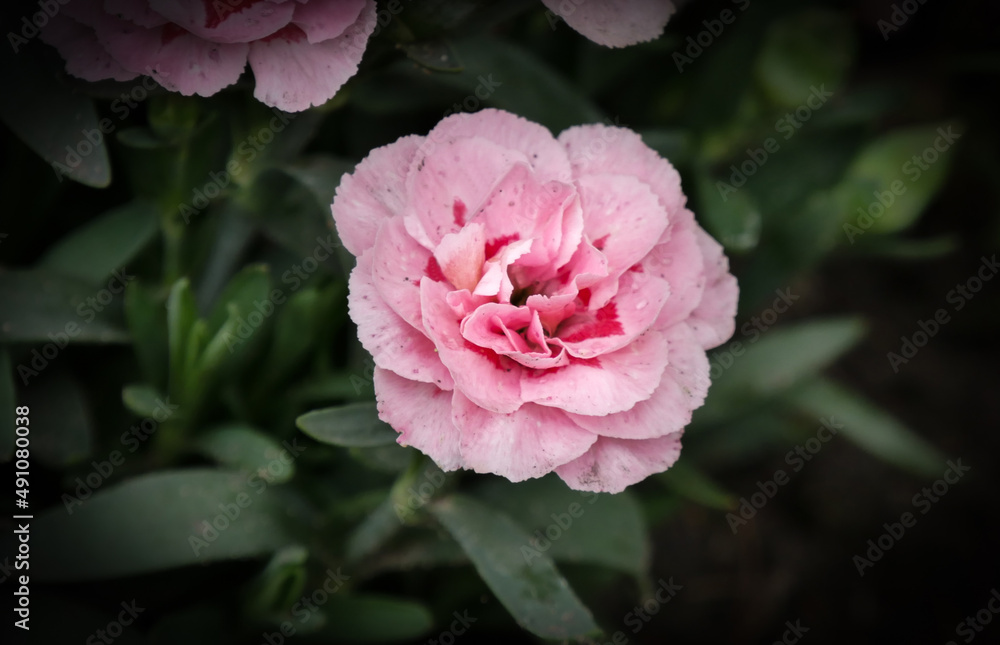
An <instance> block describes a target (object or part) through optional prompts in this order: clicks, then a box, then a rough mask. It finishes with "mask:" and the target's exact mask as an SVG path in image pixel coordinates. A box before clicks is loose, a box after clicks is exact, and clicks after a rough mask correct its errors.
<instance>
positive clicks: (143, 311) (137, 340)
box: [125, 280, 169, 389]
mask: <svg viewBox="0 0 1000 645" xmlns="http://www.w3.org/2000/svg"><path fill="white" fill-rule="evenodd" d="M165 313H166V295H165V294H164V292H163V291H162V290H161V289H159V288H157V287H153V286H146V285H144V284H142V283H141V282H140V281H139V280H132V281H131V282H129V284H128V286H127V287H126V288H125V322H126V324H127V325H128V330H129V333H130V334H131V336H132V349H133V350H134V351H135V355H136V358H137V359H138V361H139V366H140V367H141V368H142V371H143V374H144V375H145V377H146V380H147V381H149V382H150V383H152V384H153V385H155V386H156V387H157V388H159V389H164V388H166V386H167V371H168V360H169V358H168V357H169V350H168V338H167V335H168V334H167V319H166V316H165Z"/></svg>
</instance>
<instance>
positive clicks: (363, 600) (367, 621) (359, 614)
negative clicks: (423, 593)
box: [303, 592, 434, 644]
mask: <svg viewBox="0 0 1000 645" xmlns="http://www.w3.org/2000/svg"><path fill="white" fill-rule="evenodd" d="M321 612H322V618H324V619H325V621H324V625H323V626H322V627H320V628H319V629H318V630H317V631H315V632H313V633H310V634H306V635H304V636H303V638H304V640H305V641H306V642H309V643H324V644H325V643H333V642H347V643H397V642H400V641H412V640H413V639H416V638H418V637H420V636H422V635H424V634H426V633H427V632H428V631H430V629H431V627H432V626H433V625H434V619H433V617H432V616H431V613H430V612H429V611H428V610H427V608H426V607H424V606H423V605H422V604H420V603H418V602H414V601H412V600H403V599H397V598H390V597H388V596H378V595H374V594H364V595H362V594H347V593H344V592H341V593H337V594H335V595H334V596H333V597H332V598H331V600H330V602H329V603H328V604H327V605H326V606H325V607H323V609H322V610H321ZM320 618H321V616H320V615H319V614H316V615H315V618H314V619H312V620H315V621H316V622H318V621H319V620H320ZM312 620H310V622H312Z"/></svg>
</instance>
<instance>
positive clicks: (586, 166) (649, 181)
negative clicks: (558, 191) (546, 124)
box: [559, 0, 687, 220]
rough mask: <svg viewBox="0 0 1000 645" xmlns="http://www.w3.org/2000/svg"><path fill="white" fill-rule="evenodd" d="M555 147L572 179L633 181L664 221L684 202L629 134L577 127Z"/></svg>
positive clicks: (663, 168)
mask: <svg viewBox="0 0 1000 645" xmlns="http://www.w3.org/2000/svg"><path fill="white" fill-rule="evenodd" d="M589 1H590V0H588V2H589ZM559 143H561V144H562V145H563V146H564V147H565V148H566V153H567V154H568V155H569V159H570V163H571V164H572V165H573V176H574V177H582V176H584V175H593V174H603V173H609V174H618V175H628V176H631V177H635V178H637V179H638V180H639V181H641V182H643V183H644V184H646V185H647V186H649V188H650V190H652V191H653V192H654V193H655V194H656V196H657V197H659V198H660V203H661V204H662V205H663V207H664V208H665V209H666V210H667V219H668V220H670V219H672V218H673V216H674V213H676V212H677V211H678V210H680V209H681V208H683V206H684V204H685V202H686V201H687V197H685V196H684V193H683V192H681V176H680V174H678V172H677V170H676V169H674V167H673V166H672V165H670V162H669V161H667V160H666V159H664V158H663V157H661V156H660V155H659V154H657V153H656V151H654V150H653V149H651V148H650V147H649V146H647V145H646V144H645V143H643V141H642V137H640V136H639V135H638V134H636V133H635V132H633V131H632V130H627V129H625V128H618V127H614V126H606V125H580V126H575V127H572V128H569V129H567V130H564V131H563V133H562V134H560V135H559Z"/></svg>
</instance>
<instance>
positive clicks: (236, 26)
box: [74, 0, 297, 43]
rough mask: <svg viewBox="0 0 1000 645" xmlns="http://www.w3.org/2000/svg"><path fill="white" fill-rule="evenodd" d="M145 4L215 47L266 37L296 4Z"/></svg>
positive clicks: (188, 0) (228, 0) (265, 0)
mask: <svg viewBox="0 0 1000 645" xmlns="http://www.w3.org/2000/svg"><path fill="white" fill-rule="evenodd" d="M74 1H75V0H74ZM146 1H147V2H148V3H149V7H150V8H151V9H152V10H153V11H155V12H156V13H158V14H160V15H161V16H163V17H164V18H166V19H167V20H169V21H170V22H172V23H174V24H175V25H177V26H179V27H181V28H182V29H184V30H186V31H188V32H190V33H192V34H194V35H196V36H198V37H200V38H204V39H206V40H211V41H213V42H217V43H248V42H250V41H253V40H257V39H259V38H264V37H265V36H270V35H271V34H273V33H275V32H277V31H278V30H279V29H281V28H282V27H284V26H285V25H287V24H288V23H289V22H291V20H292V14H293V13H294V12H295V7H296V4H297V3H296V2H281V3H278V2H272V1H271V0H146Z"/></svg>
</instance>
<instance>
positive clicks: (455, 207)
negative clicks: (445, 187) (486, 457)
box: [451, 198, 467, 226]
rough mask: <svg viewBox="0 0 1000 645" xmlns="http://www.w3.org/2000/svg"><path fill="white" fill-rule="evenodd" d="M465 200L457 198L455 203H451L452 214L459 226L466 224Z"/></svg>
mask: <svg viewBox="0 0 1000 645" xmlns="http://www.w3.org/2000/svg"><path fill="white" fill-rule="evenodd" d="M466 210H467V209H466V207H465V202H463V201H462V200H461V199H457V198H456V199H455V203H454V204H452V205H451V214H452V216H453V217H454V218H455V224H456V225H458V226H465V211H466Z"/></svg>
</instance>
